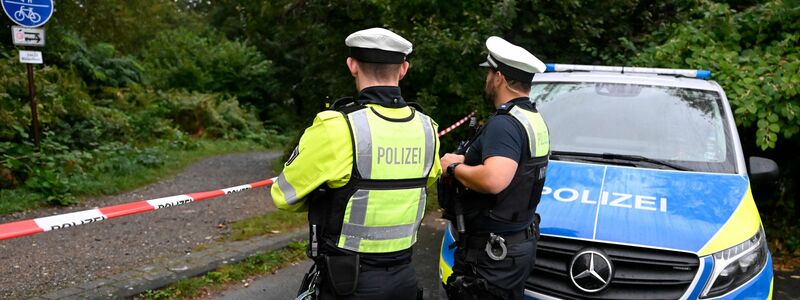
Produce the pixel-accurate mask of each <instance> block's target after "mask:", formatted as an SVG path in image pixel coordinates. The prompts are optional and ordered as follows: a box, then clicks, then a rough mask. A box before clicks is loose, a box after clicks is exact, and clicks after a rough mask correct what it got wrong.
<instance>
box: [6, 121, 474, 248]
mask: <svg viewBox="0 0 800 300" xmlns="http://www.w3.org/2000/svg"><path fill="white" fill-rule="evenodd" d="M473 115H475V112H474V111H473V112H471V113H470V114H469V115H467V116H466V117H464V118H463V119H461V120H459V121H458V122H456V123H455V124H453V125H451V126H450V127H447V128H446V129H444V130H442V131H441V132H439V136H443V135H445V134H447V133H448V132H450V131H453V129H455V128H456V127H458V126H461V124H464V122H466V121H467V120H468V119H469V118H470V117H472V116H473ZM276 178H277V177H273V178H270V179H266V180H262V181H257V182H253V183H250V184H245V185H239V186H234V187H229V188H225V189H219V190H213V191H207V192H199V193H191V194H185V195H178V196H170V197H164V198H158V199H153V200H144V201H137V202H131V203H124V204H119V205H114V206H108V207H101V208H95V209H89V210H83V211H78V212H73V213H68V214H62V215H55V216H49V217H43V218H36V219H28V220H22V221H17V222H11V223H6V224H0V241H2V240H7V239H13V238H17V237H21V236H26V235H32V234H36V233H40V232H45V231H51V230H56V229H64V228H70V227H75V226H80V225H85V224H89V223H95V222H100V221H103V220H107V219H113V218H117V217H122V216H127V215H132V214H138V213H143V212H147V211H151V210H156V209H162V208H168V207H173V206H178V205H183V204H187V203H191V202H195V201H201V200H205V199H209V198H214V197H219V196H224V195H227V194H232V193H236V192H241V191H244V190H249V189H255V188H260V187H265V186H270V185H272V184H273V183H274V182H275V180H276Z"/></svg>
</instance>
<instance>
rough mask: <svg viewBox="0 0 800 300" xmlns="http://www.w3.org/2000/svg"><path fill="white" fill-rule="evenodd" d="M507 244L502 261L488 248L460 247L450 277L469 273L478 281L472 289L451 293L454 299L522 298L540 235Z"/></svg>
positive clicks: (451, 297) (473, 284)
mask: <svg viewBox="0 0 800 300" xmlns="http://www.w3.org/2000/svg"><path fill="white" fill-rule="evenodd" d="M507 247H508V254H507V255H506V257H505V259H503V260H500V261H496V260H493V259H491V258H490V257H489V255H488V254H486V251H485V250H484V249H478V248H465V247H459V248H458V249H457V250H456V253H455V259H456V261H455V265H454V266H453V274H451V275H450V280H452V279H453V278H456V277H454V276H459V275H466V276H467V277H469V276H474V277H475V280H476V281H475V282H472V286H471V287H470V288H468V289H462V290H460V291H458V292H454V293H449V295H448V296H449V297H450V299H522V297H523V293H524V288H525V280H527V279H528V276H529V275H530V273H531V271H532V270H533V267H534V263H535V259H536V239H535V238H533V239H530V240H527V241H523V242H520V243H517V244H512V245H508V246H507ZM481 279H482V280H483V281H481Z"/></svg>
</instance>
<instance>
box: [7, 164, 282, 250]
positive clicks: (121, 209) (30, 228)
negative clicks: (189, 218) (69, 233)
mask: <svg viewBox="0 0 800 300" xmlns="http://www.w3.org/2000/svg"><path fill="white" fill-rule="evenodd" d="M273 182H275V178H274V177H273V178H270V179H267V180H262V181H258V182H253V183H250V184H245V185H240V186H234V187H229V188H226V189H219V190H213V191H208V192H200V193H191V194H186V195H178V196H170V197H164V198H158V199H153V200H144V201H137V202H131V203H125V204H120V205H114V206H108V207H102V208H95V209H89V210H83V211H78V212H73V213H68V214H63V215H55V216H50V217H44V218H36V219H29V220H23V221H17V222H11V223H6V224H0V240H6V239H12V238H16V237H21V236H26V235H31V234H36V233H40V232H45V231H51V230H56V229H63V228H69V227H75V226H80V225H84V224H89V223H95V222H99V221H103V220H106V219H113V218H117V217H122V216H127V215H132V214H138V213H142V212H146V211H151V210H156V209H162V208H167V207H173V206H178V205H182V204H187V203H190V202H195V201H201V200H205V199H209V198H214V197H219V196H223V195H227V194H232V193H236V192H241V191H244V190H249V189H255V188H259V187H263V186H268V185H271V184H272V183H273Z"/></svg>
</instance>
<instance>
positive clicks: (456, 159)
mask: <svg viewBox="0 0 800 300" xmlns="http://www.w3.org/2000/svg"><path fill="white" fill-rule="evenodd" d="M441 163H442V168H443V169H444V168H447V166H449V165H450V164H453V163H464V156H463V155H458V154H453V153H447V154H445V155H444V156H442V160H441Z"/></svg>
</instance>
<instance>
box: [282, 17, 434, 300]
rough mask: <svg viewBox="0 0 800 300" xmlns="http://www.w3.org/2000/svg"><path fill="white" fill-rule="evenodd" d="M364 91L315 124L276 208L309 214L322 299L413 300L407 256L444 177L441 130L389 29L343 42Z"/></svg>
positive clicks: (288, 167) (287, 172) (402, 45)
mask: <svg viewBox="0 0 800 300" xmlns="http://www.w3.org/2000/svg"><path fill="white" fill-rule="evenodd" d="M345 44H346V45H347V46H348V47H349V48H350V57H348V58H347V67H348V69H349V70H350V73H351V74H352V75H353V77H355V83H356V87H357V88H358V90H359V91H360V94H359V95H358V97H357V98H351V99H340V100H337V101H336V103H334V105H333V107H332V109H331V110H326V111H323V112H320V113H319V114H317V116H316V118H315V119H314V123H313V125H311V127H309V128H307V129H306V130H305V132H304V133H303V135H302V137H301V138H300V143H299V145H298V146H297V148H296V149H295V151H294V153H293V154H292V156H291V157H290V159H289V160H288V161H287V162H286V164H285V168H284V169H283V172H281V174H280V175H279V176H278V178H277V180H276V184H275V185H273V186H272V198H273V201H274V202H275V205H276V206H277V207H278V208H280V209H284V210H290V211H303V210H308V217H309V226H310V231H311V241H310V243H311V245H310V250H309V255H310V256H312V257H313V258H314V261H315V262H316V267H317V269H318V270H319V271H320V273H319V274H320V276H319V278H320V280H319V298H321V299H331V298H337V299H415V298H416V296H417V283H416V275H415V271H414V268H413V267H412V265H411V264H410V263H411V254H412V250H411V246H412V245H414V243H415V242H416V239H417V230H418V229H419V225H420V221H421V220H422V217H423V215H424V209H425V202H426V191H427V187H428V186H430V185H432V184H433V183H435V182H436V178H437V177H438V176H439V175H441V166H440V165H439V160H438V149H439V140H438V136H437V134H436V130H437V126H438V125H437V124H436V123H435V122H433V120H432V119H431V118H430V117H428V116H426V115H425V114H423V113H422V112H420V111H419V110H418V109H415V108H413V107H412V106H409V104H408V103H407V102H406V101H405V99H404V98H403V96H402V95H401V93H400V88H399V87H398V85H399V81H400V80H401V79H402V78H403V76H404V75H405V74H406V71H408V68H409V63H408V62H407V61H406V56H407V55H408V54H409V53H411V50H412V45H411V43H410V42H409V41H407V40H406V39H404V38H403V37H401V36H399V35H397V34H395V33H393V32H391V31H389V30H386V29H383V28H371V29H366V30H361V31H357V32H355V33H353V34H351V35H350V36H348V37H347V39H345Z"/></svg>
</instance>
